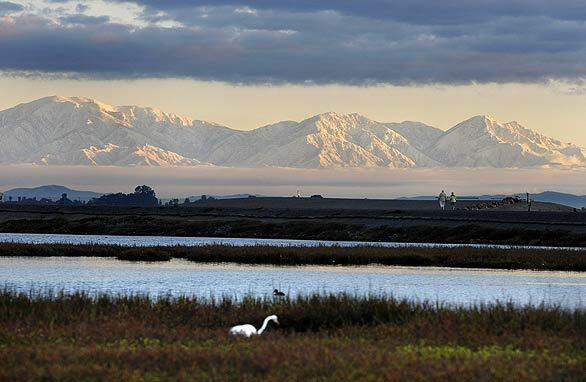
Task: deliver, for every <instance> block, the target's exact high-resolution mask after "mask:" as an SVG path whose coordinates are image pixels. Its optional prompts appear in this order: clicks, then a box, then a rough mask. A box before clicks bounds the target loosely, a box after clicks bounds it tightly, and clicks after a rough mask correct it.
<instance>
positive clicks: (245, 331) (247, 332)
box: [228, 314, 279, 338]
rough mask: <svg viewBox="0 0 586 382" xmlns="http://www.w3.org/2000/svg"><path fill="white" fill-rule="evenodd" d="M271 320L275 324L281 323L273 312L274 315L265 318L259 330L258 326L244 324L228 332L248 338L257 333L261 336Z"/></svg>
mask: <svg viewBox="0 0 586 382" xmlns="http://www.w3.org/2000/svg"><path fill="white" fill-rule="evenodd" d="M269 321H273V322H274V323H275V324H277V325H279V320H278V319H277V316H275V315H274V314H273V315H272V316H268V317H267V318H265V320H264V322H263V323H262V326H261V328H260V329H259V330H256V328H255V327H254V326H252V325H250V324H244V325H236V326H233V327H232V328H231V329H230V331H229V332H228V333H229V334H230V335H231V336H242V337H246V338H250V337H251V336H255V335H256V336H260V335H261V334H262V332H264V331H265V329H266V328H267V325H268V324H269Z"/></svg>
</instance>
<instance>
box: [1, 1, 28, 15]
mask: <svg viewBox="0 0 586 382" xmlns="http://www.w3.org/2000/svg"><path fill="white" fill-rule="evenodd" d="M22 10H23V7H22V5H20V4H16V3H11V2H9V1H0V15H2V14H7V13H11V12H18V11H22Z"/></svg>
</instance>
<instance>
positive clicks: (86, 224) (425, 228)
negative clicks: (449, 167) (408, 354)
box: [0, 209, 586, 247]
mask: <svg viewBox="0 0 586 382" xmlns="http://www.w3.org/2000/svg"><path fill="white" fill-rule="evenodd" d="M179 210H180V209H179ZM519 224H521V225H522V222H519ZM540 227H541V228H540V229H536V228H527V227H522V226H521V227H518V228H512V227H504V228H503V227H501V223H499V222H497V223H493V224H492V225H489V226H486V225H480V224H473V223H462V224H458V225H450V226H445V227H438V225H437V222H436V224H432V225H426V224H425V223H424V222H422V223H421V225H417V226H405V227H402V226H390V225H384V224H382V225H377V226H369V225H365V224H361V223H359V222H354V221H352V219H348V223H340V222H329V221H313V220H306V221H297V220H295V219H290V220H288V221H286V222H280V223H277V222H266V221H261V220H233V219H227V220H209V221H205V220H193V219H188V218H185V217H181V216H177V217H174V218H170V217H166V218H163V217H157V216H95V217H88V218H84V219H80V220H70V219H68V218H52V219H35V218H26V219H14V220H7V221H3V222H0V232H8V233H47V234H51V233H58V234H80V235H146V236H152V235H154V236H204V237H263V238H275V239H307V240H351V241H396V242H417V243H487V244H507V245H542V246H564V247H580V246H583V247H586V235H584V233H583V232H576V231H574V230H573V228H572V227H571V226H568V227H566V228H564V229H559V228H558V229H550V228H548V226H547V225H542V226H540Z"/></svg>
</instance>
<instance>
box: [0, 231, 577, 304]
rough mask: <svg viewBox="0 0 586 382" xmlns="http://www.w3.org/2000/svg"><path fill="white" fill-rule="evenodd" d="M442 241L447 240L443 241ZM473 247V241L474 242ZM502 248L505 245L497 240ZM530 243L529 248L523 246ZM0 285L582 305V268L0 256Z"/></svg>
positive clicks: (155, 241)
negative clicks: (247, 262) (269, 263)
mask: <svg viewBox="0 0 586 382" xmlns="http://www.w3.org/2000/svg"><path fill="white" fill-rule="evenodd" d="M0 242H17V243H72V244H116V245H124V246H169V245H188V246H193V245H206V244H228V245H258V244H262V245H276V246H316V245H326V246H332V245H337V246H346V247H348V246H356V245H382V246H387V247H409V246H413V247H418V246H440V245H438V244H409V243H366V242H340V241H316V240H274V239H229V238H201V237H191V238H190V237H163V236H99V235H47V234H10V233H2V234H0ZM443 246H448V245H443ZM475 246H477V245H475ZM503 248H506V247H503ZM525 248H531V247H525ZM0 287H7V288H11V289H16V290H19V291H25V292H28V291H30V290H36V291H41V292H43V291H60V290H63V291H66V292H74V291H85V292H89V293H107V294H116V295H118V294H148V295H151V296H154V297H156V296H166V295H172V296H179V295H188V296H199V297H206V298H207V297H211V296H214V297H222V296H230V297H234V298H241V297H243V296H245V295H253V296H270V295H271V292H272V290H273V289H275V288H277V289H280V290H283V291H284V292H286V293H287V294H289V295H290V296H292V297H295V296H297V295H300V294H301V295H303V294H305V295H307V294H312V293H322V294H329V293H341V292H345V293H351V294H357V295H367V294H376V295H393V296H395V297H400V298H402V297H406V298H410V299H414V300H430V301H434V302H442V303H448V304H458V305H467V304H477V303H492V302H495V301H502V302H513V303H515V304H520V305H525V304H532V305H538V304H542V303H545V304H549V305H559V306H562V307H567V308H584V307H585V305H586V274H584V273H580V272H546V271H505V270H481V269H451V268H431V267H393V266H343V267H342V266H281V267H278V266H265V265H237V264H199V263H193V262H189V261H186V260H181V259H173V260H171V261H169V262H157V263H147V262H125V261H120V260H116V259H110V258H108V259H106V258H90V257H83V258H65V257H52V258H35V257H32V258H31V257H29V258H26V257H4V258H0Z"/></svg>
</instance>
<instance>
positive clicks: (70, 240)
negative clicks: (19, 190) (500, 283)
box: [0, 233, 586, 250]
mask: <svg viewBox="0 0 586 382" xmlns="http://www.w3.org/2000/svg"><path fill="white" fill-rule="evenodd" d="M0 242H14V243H31V244H51V243H65V244H111V245H124V246H129V247H153V246H173V245H181V246H197V245H210V244H226V245H237V246H243V245H270V246H301V247H316V246H328V247H331V246H339V247H356V246H360V245H362V246H364V245H375V246H383V247H390V248H400V247H449V248H454V247H469V248H483V247H488V248H503V249H507V248H526V249H538V248H540V249H548V248H551V249H553V248H559V247H538V246H522V245H513V246H510V245H494V244H489V245H487V244H437V243H394V242H368V241H329V240H287V239H259V238H251V239H246V238H225V237H176V236H116V235H59V234H36V233H0ZM565 249H574V250H586V248H579V247H576V248H565Z"/></svg>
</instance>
